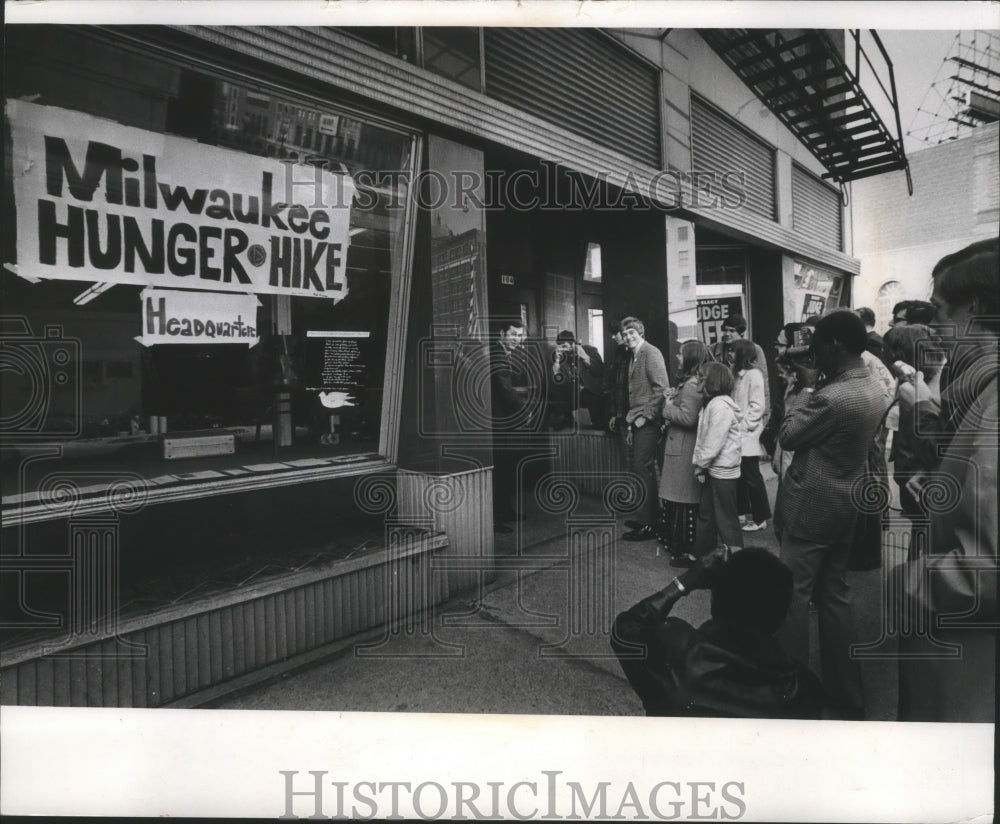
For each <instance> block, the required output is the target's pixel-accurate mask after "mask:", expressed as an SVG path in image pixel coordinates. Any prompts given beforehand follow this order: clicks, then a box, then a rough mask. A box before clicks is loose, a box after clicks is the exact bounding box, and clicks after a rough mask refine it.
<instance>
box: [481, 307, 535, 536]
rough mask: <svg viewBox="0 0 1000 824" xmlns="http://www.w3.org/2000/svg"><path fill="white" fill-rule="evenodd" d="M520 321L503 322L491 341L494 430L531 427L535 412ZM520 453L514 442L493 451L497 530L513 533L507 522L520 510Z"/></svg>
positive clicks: (495, 528) (517, 429)
mask: <svg viewBox="0 0 1000 824" xmlns="http://www.w3.org/2000/svg"><path fill="white" fill-rule="evenodd" d="M525 334H526V333H525V329H524V324H523V323H521V321H520V320H506V321H503V322H501V324H500V330H499V333H498V335H497V338H496V340H494V341H493V342H492V343H491V344H490V397H491V402H492V412H493V430H494V432H501V433H507V432H518V431H520V430H524V429H525V428H527V426H528V424H529V422H530V419H531V413H532V406H531V404H530V398H529V391H530V382H529V380H528V376H527V369H526V360H525V357H524V355H523V354H522V353H521V352H520V347H521V345H522V343H523V342H524V338H525ZM519 454H520V453H519V452H518V451H517V450H516V449H515V448H514V446H513V445H512V444H510V443H506V442H505V443H504V444H502V445H495V446H494V450H493V529H494V531H495V532H499V533H504V534H506V533H510V532H512V529H511V527H510V526H508V525H507V524H506V523H504V522H505V521H512V520H514V519H515V518H516V516H517V513H516V512H515V510H514V508H513V498H514V496H515V493H516V491H517V461H518V457H519Z"/></svg>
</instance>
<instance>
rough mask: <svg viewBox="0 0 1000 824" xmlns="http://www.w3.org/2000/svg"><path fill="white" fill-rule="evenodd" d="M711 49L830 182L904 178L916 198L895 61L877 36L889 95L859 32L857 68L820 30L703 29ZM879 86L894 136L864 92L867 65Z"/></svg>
mask: <svg viewBox="0 0 1000 824" xmlns="http://www.w3.org/2000/svg"><path fill="white" fill-rule="evenodd" d="M699 33H700V34H701V36H702V37H703V38H704V39H705V41H706V42H707V43H708V44H709V46H711V47H712V49H714V50H715V52H716V53H717V54H718V55H719V56H720V57H721V58H722V59H723V60H724V61H725V62H726V64H727V65H728V66H729V67H730V68H731V69H732V70H733V71H734V72H735V73H736V74H737V75H738V76H739V77H740V78H741V79H742V80H743V82H744V83H745V84H746V85H747V87H748V88H750V89H751V90H752V91H753V93H754V94H755V95H757V97H758V98H760V100H761V102H763V103H764V105H765V106H767V108H768V109H770V110H771V112H772V113H773V114H774V115H775V116H776V117H777V118H778V119H779V120H780V121H781V122H782V123H784V125H785V126H787V127H788V128H789V129H790V130H791V131H792V133H793V134H794V135H795V136H796V137H797V138H798V139H799V140H800V141H801V142H802V143H803V144H804V145H805V146H806V147H807V148H808V149H809V151H810V152H812V154H813V155H814V156H815V157H816V158H817V159H818V160H819V162H820V163H822V164H823V166H824V167H825V168H826V173H825V174H824V175H823V176H824V177H826V178H829V179H831V180H834V181H836V182H837V183H840V184H844V183H847V182H848V181H851V180H859V179H861V178H864V177H871V176H873V175H880V174H884V173H886V172H893V171H897V170H900V169H902V170H904V171H905V172H906V181H907V186H908V187H909V190H910V193H911V194H912V193H913V184H912V181H911V179H910V169H909V163H908V162H907V159H906V153H905V152H904V150H903V142H902V129H901V128H900V123H899V105H898V101H897V98H896V81H895V77H894V76H893V70H892V61H891V60H890V59H889V55H888V54H887V53H886V51H885V48H884V47H883V45H882V41H881V40H880V39H879V37H878V35H877V34H876V33H875V32H874V31H871V32H870V35H871V38H872V40H873V41H874V43H875V45H876V46H877V47H878V52H879V53H880V55H881V61H879V60H878V57H876V62H878V63H879V65H880V66H881V67H882V68H883V69H885V70H887V72H886V73H887V77H888V82H889V88H888V89H887V88H886V86H885V84H884V83H883V82H882V79H881V77H880V76H879V75H880V72H879V71H878V70H876V68H875V65H874V64H873V63H872V59H871V57H870V55H869V54H868V52H867V51H866V50H865V49H864V48H863V45H862V42H861V35H860V30H858V29H853V30H850V36H851V37H852V38H853V40H854V44H855V50H854V66H853V71H852V67H851V66H849V65H848V64H847V61H846V60H845V58H844V55H843V53H842V49H840V48H838V46H837V44H836V43H835V42H834V40H833V38H831V37H830V35H829V34H828V33H827V32H825V31H823V30H820V29H813V30H795V31H778V30H773V29H701V30H699ZM862 59H864V60H865V63H866V68H865V69H864V70H865V71H866V72H867V71H870V72H871V73H872V75H873V76H874V78H875V80H876V81H877V82H878V84H879V86H880V87H881V88H882V91H883V92H884V93H885V96H886V99H887V101H888V103H889V104H891V106H892V110H893V113H894V115H895V127H896V131H895V136H893V134H892V132H890V130H889V128H888V127H887V126H886V124H885V123H884V122H883V120H882V118H881V116H880V115H879V113H878V111H876V109H875V107H874V106H873V104H872V102H871V100H870V99H869V98H868V96H867V95H866V94H865V92H864V91H863V90H862V88H861V85H860V77H861V72H862V69H863V67H862V64H861V60H862Z"/></svg>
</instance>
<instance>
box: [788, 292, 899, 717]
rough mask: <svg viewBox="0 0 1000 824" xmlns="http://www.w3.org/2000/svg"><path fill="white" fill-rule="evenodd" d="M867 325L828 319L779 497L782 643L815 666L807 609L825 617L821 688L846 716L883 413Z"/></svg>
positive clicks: (802, 396)
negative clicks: (851, 579)
mask: <svg viewBox="0 0 1000 824" xmlns="http://www.w3.org/2000/svg"><path fill="white" fill-rule="evenodd" d="M866 342H867V334H866V331H865V326H864V324H863V323H862V322H861V320H860V318H858V317H857V316H856V315H855V314H853V313H852V312H846V311H835V312H832V313H830V314H829V315H826V316H825V317H823V318H821V319H820V320H819V321H818V322H817V323H816V327H815V331H814V333H813V338H812V345H811V351H812V354H813V355H814V357H815V365H816V367H817V369H818V371H819V373H821V374H822V379H821V380H819V381H817V380H816V378H817V372H816V371H815V370H807V369H805V368H804V367H803V366H799V367H798V370H799V372H800V373H801V374H799V375H798V378H799V380H800V383H801V385H804V386H805V387H806V388H805V389H804V390H803V391H802V392H800V393H799V394H798V395H797V396H795V397H794V399H793V400H792V401H790V402H789V405H788V408H787V409H786V410H785V417H784V420H783V421H782V423H781V428H780V430H779V434H778V442H779V443H780V445H781V447H782V448H783V449H786V450H792V451H794V452H795V457H794V458H793V459H792V463H791V465H790V466H789V467H788V471H787V472H786V473H785V476H784V478H783V479H782V482H781V487H780V489H779V492H778V500H777V503H776V507H775V510H776V511H775V531H776V532H777V533H778V537H779V539H780V541H781V560H782V561H784V562H785V563H786V564H787V565H788V567H789V568H790V569H791V570H792V575H793V579H794V594H793V597H792V605H791V607H790V608H789V611H788V617H787V619H786V621H785V625H784V627H783V628H782V633H781V638H782V640H783V642H784V643H785V645H786V648H787V649H788V652H789V653H790V654H791V655H792V656H793V657H795V658H797V659H798V660H799V661H800V662H802V663H804V664H808V662H809V601H810V599H812V600H813V602H814V603H815V604H816V608H817V610H818V613H819V645H820V660H821V663H822V675H823V682H824V685H825V686H826V689H827V691H828V692H829V693H830V695H831V697H832V698H833V699H834V701H835V702H836V706H837V708H838V711H839V712H840V713H841V714H842V715H843V717H845V718H849V719H850V718H853V719H860V718H863V717H864V697H863V693H862V689H861V672H860V668H859V666H858V662H857V661H855V660H852V659H851V656H850V645H851V643H852V642H853V641H854V639H853V622H852V619H851V612H850V608H851V605H850V602H849V592H850V589H849V586H848V583H847V560H848V554H849V551H850V548H851V538H852V536H853V534H854V531H855V525H856V521H857V519H858V516H859V503H860V502H861V501H862V500H863V497H864V493H863V478H864V475H865V470H866V466H867V456H868V448H869V444H870V443H871V441H872V438H873V437H874V434H875V430H876V429H877V428H878V426H879V423H880V421H881V420H882V416H883V414H884V413H885V410H886V401H885V398H884V395H883V392H882V387H881V386H880V385H879V384H878V381H877V380H876V379H875V378H874V377H873V376H872V374H871V372H869V370H868V368H867V367H866V366H865V364H864V362H863V361H862V359H861V353H862V352H863V351H864V348H865V344H866Z"/></svg>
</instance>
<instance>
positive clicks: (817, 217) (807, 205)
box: [792, 163, 843, 250]
mask: <svg viewBox="0 0 1000 824" xmlns="http://www.w3.org/2000/svg"><path fill="white" fill-rule="evenodd" d="M792 228H793V229H794V230H795V231H796V232H799V233H800V234H801V235H802V236H803V237H805V238H807V239H808V240H811V241H812V242H813V243H818V244H820V245H822V246H826V247H827V248H829V249H838V250H839V249H842V248H843V239H842V237H843V210H842V209H841V205H840V192H839V191H838V190H837V189H835V188H834V187H832V186H830V185H829V184H827V183H824V182H823V181H822V180H820V179H819V178H817V177H814V176H813V175H811V174H810V173H809V172H807V171H806V170H805V169H803V168H802V167H801V166H799V165H798V164H795V163H793V164H792Z"/></svg>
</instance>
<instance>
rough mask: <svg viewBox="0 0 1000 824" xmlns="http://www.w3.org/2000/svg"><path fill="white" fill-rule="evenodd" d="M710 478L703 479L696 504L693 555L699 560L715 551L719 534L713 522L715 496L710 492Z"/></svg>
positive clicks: (711, 481) (711, 480)
mask: <svg viewBox="0 0 1000 824" xmlns="http://www.w3.org/2000/svg"><path fill="white" fill-rule="evenodd" d="M714 482H715V481H714V480H713V479H712V478H710V477H709V478H705V483H704V484H703V485H702V487H701V501H700V502H699V503H698V526H697V527H696V528H695V533H694V555H695V556H696V557H698V558H701V557H703V556H705V555H708V554H709V553H710V552H711V551H712V550H713V549H715V544H716V538H717V536H718V534H719V530H718V526H717V525H716V522H715V495H714V493H713V491H712V484H713V483H714Z"/></svg>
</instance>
